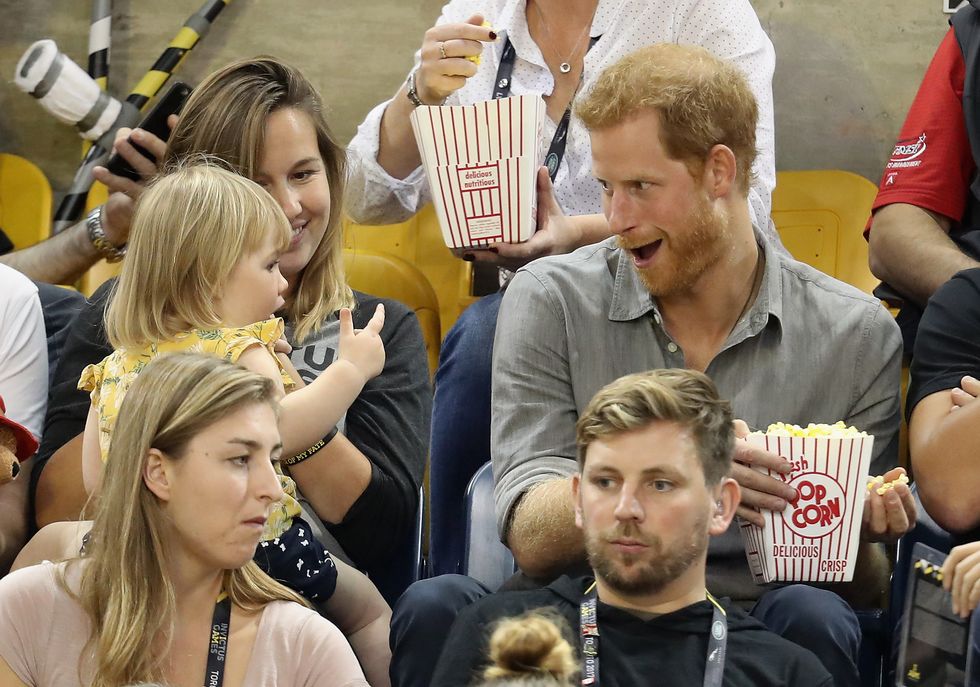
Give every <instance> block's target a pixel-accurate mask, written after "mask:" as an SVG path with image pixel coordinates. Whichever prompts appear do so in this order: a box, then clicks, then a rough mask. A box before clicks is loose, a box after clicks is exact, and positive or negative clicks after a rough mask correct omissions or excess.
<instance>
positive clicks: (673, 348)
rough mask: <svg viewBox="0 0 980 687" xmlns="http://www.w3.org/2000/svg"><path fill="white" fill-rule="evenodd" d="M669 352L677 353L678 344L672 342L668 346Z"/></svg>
mask: <svg viewBox="0 0 980 687" xmlns="http://www.w3.org/2000/svg"><path fill="white" fill-rule="evenodd" d="M667 350H668V351H670V352H671V353H677V344H675V343H674V342H673V341H671V342H670V343H669V344H667Z"/></svg>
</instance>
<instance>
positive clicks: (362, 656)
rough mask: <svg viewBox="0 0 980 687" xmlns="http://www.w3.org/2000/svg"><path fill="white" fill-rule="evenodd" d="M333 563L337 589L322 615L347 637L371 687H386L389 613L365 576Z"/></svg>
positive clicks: (387, 680) (386, 606)
mask: <svg viewBox="0 0 980 687" xmlns="http://www.w3.org/2000/svg"><path fill="white" fill-rule="evenodd" d="M333 561H334V565H336V567H337V587H336V589H335V590H334V593H333V595H331V597H330V599H329V600H328V601H327V602H326V603H325V604H323V612H324V614H325V615H326V616H327V617H328V618H329V619H330V620H332V621H333V622H334V623H335V624H336V625H337V627H338V628H340V631H341V632H343V633H344V635H346V637H347V641H348V642H350V645H351V648H352V649H354V653H355V654H356V655H357V660H358V661H360V663H361V668H362V669H363V670H364V675H365V676H366V677H367V679H368V682H370V683H371V687H389V685H390V684H391V681H390V680H389V678H388V665H389V663H391V650H390V649H389V648H388V632H389V626H390V624H391V609H390V608H389V607H388V604H387V603H386V602H385V600H384V598H382V596H381V593H380V592H379V591H378V589H377V587H375V586H374V583H373V582H371V580H369V579H368V578H367V576H366V575H364V573H362V572H360V571H359V570H357V569H355V568H352V567H351V566H349V565H347V564H346V563H344V562H343V561H340V560H338V559H337V558H334V559H333Z"/></svg>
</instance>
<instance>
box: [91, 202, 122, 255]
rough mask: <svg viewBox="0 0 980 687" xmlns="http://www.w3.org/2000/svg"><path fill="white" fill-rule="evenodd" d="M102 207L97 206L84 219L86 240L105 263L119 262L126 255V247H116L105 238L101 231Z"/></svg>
mask: <svg viewBox="0 0 980 687" xmlns="http://www.w3.org/2000/svg"><path fill="white" fill-rule="evenodd" d="M104 207H105V206H103V205H99V206H98V207H96V208H94V209H93V210H92V212H90V213H88V216H87V217H86V218H85V226H86V228H88V240H89V241H91V242H92V245H93V246H95V250H96V251H98V253H99V255H101V256H102V257H103V258H105V261H106V262H119V261H120V260H122V259H123V257H125V255H126V245H125V244H123V245H122V246H116V245H114V244H113V243H112V242H110V241H109V239H107V238H106V235H105V230H103V229H102V209H103V208H104Z"/></svg>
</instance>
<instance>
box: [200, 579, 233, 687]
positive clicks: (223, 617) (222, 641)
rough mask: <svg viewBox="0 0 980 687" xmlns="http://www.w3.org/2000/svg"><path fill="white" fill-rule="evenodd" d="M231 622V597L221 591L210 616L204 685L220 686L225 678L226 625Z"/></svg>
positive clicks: (207, 686)
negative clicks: (209, 643)
mask: <svg viewBox="0 0 980 687" xmlns="http://www.w3.org/2000/svg"><path fill="white" fill-rule="evenodd" d="M229 623H231V599H230V598H228V594H226V593H225V592H221V594H220V595H219V596H218V600H217V602H215V604H214V615H213V616H212V617H211V646H210V647H209V648H208V666H207V669H206V670H205V672H204V687H221V683H222V682H224V679H225V654H226V652H227V651H228V625H229Z"/></svg>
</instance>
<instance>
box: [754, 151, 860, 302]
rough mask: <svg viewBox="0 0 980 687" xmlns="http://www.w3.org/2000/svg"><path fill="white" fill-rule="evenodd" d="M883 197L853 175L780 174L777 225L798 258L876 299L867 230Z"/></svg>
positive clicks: (774, 207) (774, 196) (821, 172)
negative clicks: (878, 199) (873, 206)
mask: <svg viewBox="0 0 980 687" xmlns="http://www.w3.org/2000/svg"><path fill="white" fill-rule="evenodd" d="M877 192H878V187H877V186H875V185H874V184H872V183H871V182H870V181H868V180H867V179H865V178H864V177H862V176H858V175H857V174H852V173H851V172H844V171H841V170H836V169H829V170H818V171H808V172H777V173H776V190H775V191H774V192H773V194H772V220H773V222H774V223H775V225H776V229H777V231H779V237H780V238H781V239H782V241H783V245H784V246H786V249H787V250H788V251H789V252H790V253H791V254H792V255H793V257H795V258H796V259H797V260H799V261H801V262H805V263H807V264H808V265H812V266H813V267H816V268H817V269H818V270H820V271H821V272H826V273H827V274H829V275H831V276H834V277H837V278H838V279H840V280H841V281H844V282H847V283H848V284H851V285H852V286H856V287H857V288H859V289H861V290H862V291H864V292H866V293H869V294H870V293H871V292H872V290H873V289H874V288H875V286H877V285H878V280H877V279H876V278H875V277H874V275H873V274H871V270H870V268H869V267H868V243H867V241H865V240H864V235H863V229H864V225H865V223H866V222H867V221H868V217H869V216H870V214H871V203H872V202H873V201H874V199H875V195H876V194H877Z"/></svg>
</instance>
